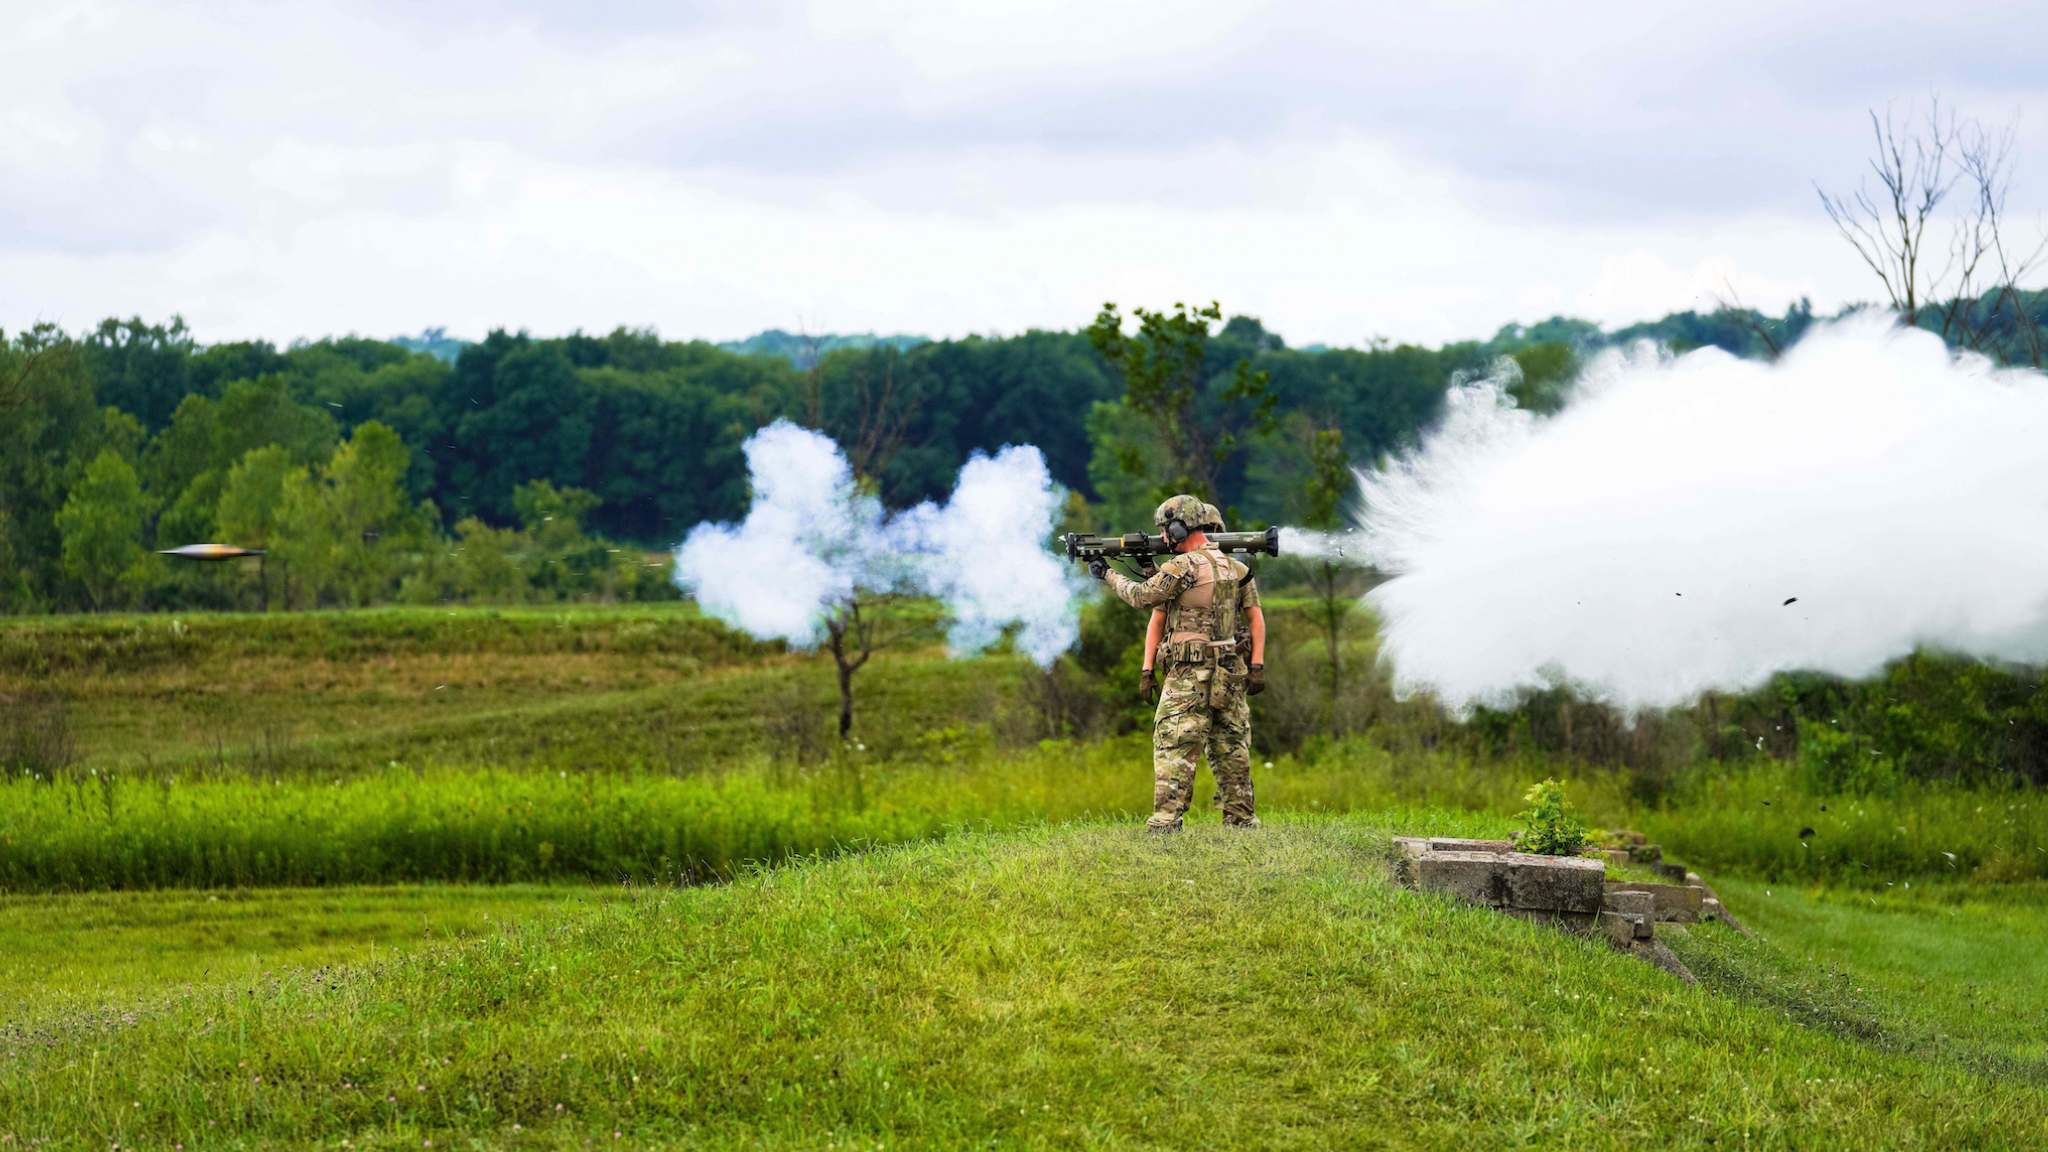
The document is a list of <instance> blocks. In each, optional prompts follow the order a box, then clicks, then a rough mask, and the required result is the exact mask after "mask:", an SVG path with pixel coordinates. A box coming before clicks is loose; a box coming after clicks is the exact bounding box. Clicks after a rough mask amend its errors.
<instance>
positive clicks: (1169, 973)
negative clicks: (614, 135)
mask: <svg viewBox="0 0 2048 1152" xmlns="http://www.w3.org/2000/svg"><path fill="white" fill-rule="evenodd" d="M1413 817H1414V814H1412V813H1410V814H1405V815H1403V816H1401V817H1399V818H1398V819H1397V822H1398V823H1400V824H1401V825H1402V826H1403V827H1404V828H1407V829H1408V830H1414V829H1413V828H1412V826H1410V825H1409V824H1408V821H1410V820H1412V819H1413ZM1439 823H1441V824H1443V825H1444V826H1443V827H1441V828H1440V829H1438V830H1441V831H1453V830H1464V831H1470V832H1485V831H1487V830H1488V829H1486V828H1484V827H1479V826H1465V827H1463V828H1462V829H1458V828H1456V827H1455V824H1456V821H1455V820H1454V819H1452V818H1448V817H1440V818H1439ZM1382 826H1383V821H1382V820H1379V819H1375V820H1371V821H1367V820H1362V819H1358V818H1349V819H1321V818H1318V819H1300V820H1280V821H1275V822H1273V823H1272V824H1271V825H1270V826H1269V827H1268V828H1266V829H1264V830H1261V831H1259V832H1256V833H1251V834H1246V833H1239V832H1234V831H1226V830H1224V829H1221V828H1219V827H1216V826H1213V825H1211V826H1203V827H1200V828H1197V829H1195V830H1192V831H1190V832H1189V833H1187V834H1185V835H1183V836H1181V837H1178V838H1167V839H1159V838H1153V837H1146V836H1144V835H1142V834H1141V833H1140V832H1139V831H1138V830H1137V828H1136V827H1135V826H1134V825H1133V824H1130V823H1119V824H1109V825H1087V826H1077V827H1042V828H1038V829H1033V830H1026V831H1023V832H1019V833H1011V834H1001V835H980V834H977V835H967V836H959V837H955V838H953V839H950V840H947V841H945V842H942V843H936V844H921V845H916V846H907V847H903V848H898V849H891V850H884V851H878V852H873V853H866V854H861V855H857V856H849V857H844V858H840V859H836V860H830V861H820V862H813V863H807V864H802V865H798V866H793V867H789V868H784V869H778V870H774V871H771V872H767V873H764V874H760V875H756V876H750V877H747V878H745V879H743V880H741V881H740V882H738V883H735V884H732V885H729V886H720V887H715V888H706V889H692V890H681V891H665V892H655V893H647V894H643V895H641V896H639V897H637V898H635V899H631V900H627V901H623V902H619V903H615V904H612V905H609V906H607V907H604V908H601V909H598V910H596V911H594V912H592V913H590V914H588V915H583V916H576V917H570V918H568V919H566V920H563V921H560V922H556V923H527V924H523V925H521V926H519V927H518V928H516V929H513V930H508V931H505V932H503V933H500V934H495V935H490V936H486V937H482V938H480V939H477V940H470V941H461V942H457V943H453V944H450V945H447V946H444V947H440V948H433V949H424V950H421V951H417V952H413V953H409V954H406V955H403V956H401V957H399V958H397V959H395V960H392V961H388V962H385V963H382V964H380V965H376V966H353V967H349V968H345V969H341V970H333V969H329V970H326V971H318V970H316V971H304V970H296V969H295V970H291V971H286V972H276V971H273V972H272V974H271V975H270V976H268V977H259V978H257V979H255V980H251V981H247V982H241V981H238V982H235V983H232V984H227V985H215V986H207V987H201V988H197V989H194V990H192V991H191V992H180V993H178V994H176V995H173V996H171V997H169V998H168V999H167V1000H165V1001H164V1002H162V1003H160V1004H156V1005H153V1006H151V1007H149V1008H147V1009H146V1010H141V1011H136V1012H134V1013H132V1014H130V1015H125V1016H122V1017H120V1018H119V1019H116V1020H113V1021H111V1022H110V1021H109V1020H108V1018H107V1017H106V1016H104V1015H96V1016H93V1017H90V1018H81V1019H78V1020H74V1021H69V1022H54V1023H45V1024H42V1025H40V1026H39V1027H38V1029H37V1030H36V1031H35V1032H33V1033H32V1034H28V1035H23V1034H21V1033H18V1032H17V1033H16V1034H15V1035H14V1036H13V1037H11V1038H10V1042H9V1043H8V1044H7V1045H6V1049H5V1051H6V1052H7V1053H8V1055H7V1056H6V1058H5V1059H4V1061H0V1117H6V1121H5V1123H6V1129H5V1131H0V1138H4V1137H5V1136H7V1135H12V1136H13V1138H14V1140H15V1141H16V1142H18V1143H21V1144H27V1143H28V1142H29V1141H32V1140H38V1139H44V1138H49V1139H51V1140H52V1141H53V1143H52V1144H50V1145H46V1146H47V1147H57V1148H83V1147H97V1148H105V1147H108V1146H110V1145H111V1144H115V1143H118V1144H120V1145H121V1146H123V1147H147V1148H168V1147H171V1146H172V1145H174V1144H185V1145H187V1146H189V1147H192V1148H195V1149H197V1148H201V1147H206V1148H214V1147H240V1148H288V1147H316V1146H317V1147H328V1148H336V1147H353V1148H399V1147H405V1148H420V1147H423V1146H425V1142H426V1141H429V1140H431V1141H433V1142H434V1143H433V1147H471V1146H475V1147H491V1148H500V1147H502V1148H552V1147H559V1148H577V1149H580V1148H583V1147H584V1146H585V1144H584V1142H585V1141H586V1140H589V1141H593V1142H594V1143H595V1144H599V1145H601V1144H605V1143H612V1144H614V1145H615V1146H622V1147H623V1146H628V1145H632V1146H647V1145H655V1146H666V1147H706V1148H739V1147H747V1148H780V1147H793V1148H827V1147H859V1148H875V1147H884V1148H886V1147H917V1148H924V1147H1018V1148H1037V1147H1048V1148H1049V1147H1060V1148H1069V1147H1093V1148H1121V1147H1151V1148H1196V1147H1261V1148H1329V1147H1361V1148H1371V1147H1390V1148H1470V1147H1509V1148H1562V1147H1569V1148H1586V1149H1603V1148H1631V1149H1634V1148H1659V1149H1664V1148H1708V1147H1715V1148H1721V1147H1744V1148H1799V1149H1824V1148H1856V1149H1863V1148H1874V1147H1885V1148H1942V1149H1949V1148H2019V1147H2031V1146H2039V1144H2040V1143H2041V1142H2042V1141H2043V1140H2048V1098H2044V1095H2043V1093H2042V1091H2041V1088H2040V1085H2039V1084H2038V1083H2034V1082H2027V1081H2023V1080H2017V1079H2014V1078H2012V1077H2009V1076H2000V1075H1988V1074H1985V1073H1984V1072H1983V1071H1981V1070H1978V1069H1974V1068H1972V1067H1970V1066H1968V1065H1967V1064H1966V1063H1964V1062H1959V1061H1954V1060H1947V1059H1942V1058H1939V1057H1923V1056H1920V1055H1916V1054H1914V1053H1912V1052H1909V1051H1904V1050H1899V1049H1895V1048H1890V1047H1886V1046H1883V1045H1881V1044H1873V1043H1870V1042H1868V1041H1865V1040H1861V1039H1858V1038H1857V1037H1856V1036H1855V1035H1854V1034H1853V1030H1850V1029H1843V1028H1834V1027H1829V1026H1820V1027H1816V1026H1814V1025H1813V1023H1812V1022H1802V1021H1801V1020H1799V1019H1795V1018H1789V1017H1788V1016H1787V1015H1786V1013H1785V1012H1784V1011H1782V1010H1781V1008H1780V1007H1779V1006H1778V1005H1777V1004H1775V1003H1772V1002H1769V1001H1767V1000H1749V999H1742V998H1737V997H1735V996H1731V995H1727V994H1724V993H1722V992H1717V991H1715V989H1714V988H1713V987H1707V988H1691V987H1687V986H1684V985H1682V984H1679V983H1678V982H1676V981H1675V980H1673V979H1671V978H1670V977H1669V976H1667V975H1665V974H1663V973H1662V972H1660V971H1658V970H1656V969H1654V968H1652V967H1650V966H1649V965H1646V964H1643V963H1641V962H1640V961H1637V960H1634V959H1631V958H1628V957H1625V956H1622V955H1619V954H1616V953H1614V952H1612V951H1609V950H1608V949H1607V948H1606V947H1605V946H1604V945H1601V944H1598V943H1595V942H1592V941H1587V940H1581V939H1576V938H1572V937H1568V936H1565V935H1563V934H1559V933H1556V932H1553V931H1551V930H1549V929H1545V928H1542V927H1539V926H1536V925H1531V924H1527V923H1524V922H1521V921H1517V920H1513V919H1510V918H1506V917H1501V916H1498V915H1495V914H1492V913H1488V912H1485V911H1481V910H1476V909H1470V908H1464V907H1458V906H1454V905H1452V904H1449V903H1445V902H1442V901H1439V900H1437V899H1434V898H1426V897H1421V896H1417V895H1414V894H1411V893H1407V892H1403V891H1400V890H1398V889H1397V888H1395V887H1394V886H1393V885H1392V884H1391V883H1390V881H1389V880H1388V878H1387V871H1386V867H1385V859H1386V843H1385V840H1384V838H1383V836H1382V835H1381V830H1382ZM1712 931H1714V929H1713V927H1712V926H1708V927H1707V928H1705V929H1703V930H1702V932H1701V933H1699V934H1698V937H1697V938H1698V939H1700V940H1703V941H1705V940H1708V939H1709V935H1708V934H1709V933H1710V932H1712ZM615 1132H616V1133H619V1134H620V1135H619V1136H618V1137H616V1138H615V1137H614V1135H613V1134H614V1133H615ZM344 1141H346V1142H347V1144H344Z"/></svg>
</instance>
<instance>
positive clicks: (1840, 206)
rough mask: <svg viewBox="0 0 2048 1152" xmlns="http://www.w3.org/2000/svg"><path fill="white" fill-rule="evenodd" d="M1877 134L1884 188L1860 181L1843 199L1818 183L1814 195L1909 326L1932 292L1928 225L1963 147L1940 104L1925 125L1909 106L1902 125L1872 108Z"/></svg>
mask: <svg viewBox="0 0 2048 1152" xmlns="http://www.w3.org/2000/svg"><path fill="white" fill-rule="evenodd" d="M1870 131H1871V135H1872V137H1873V149H1874V153H1875V154H1874V155H1872V156H1871V158H1870V171H1871V174H1872V175H1874V176H1875V177H1876V178H1877V188H1876V189H1875V190H1873V189H1872V188H1871V187H1870V185H1869V184H1868V183H1867V182H1859V183H1858V184H1857V186H1856V191H1854V192H1852V193H1849V194H1848V195H1841V194H1837V193H1831V192H1829V191H1828V190H1827V189H1825V188H1822V187H1821V186H1820V185H1819V184H1818V183H1816V184H1815V185H1814V191H1815V192H1818V193H1819V194H1820V203H1821V207H1823V208H1825V209H1826V210H1827V214H1828V219H1830V220H1832V221H1834V224H1835V228H1836V229H1837V230H1838V231H1840V232H1841V234H1842V238H1843V239H1845V240H1847V241H1848V242H1849V243H1850V244H1851V245H1853V246H1854V247H1855V249H1856V254H1857V255H1858V256H1861V257H1862V258H1863V262H1864V263H1865V264H1867V265H1869V266H1870V270H1871V271H1872V272H1875V273H1877V278H1878V280H1879V281H1881V282H1882V283H1883V284H1884V289H1885V292H1886V294H1887V295H1889V296H1890V297H1891V304H1892V307H1893V308H1894V309H1895V310H1897V311H1898V312H1899V313H1900V314H1901V315H1902V316H1905V317H1906V318H1907V319H1908V320H1909V321H1910V320H1912V319H1913V318H1915V317H1917V316H1919V314H1920V305H1921V302H1922V301H1924V300H1925V299H1926V298H1927V295H1928V292H1927V288H1928V287H1930V285H1929V284H1928V280H1929V272H1928V269H1927V267H1926V262H1927V252H1926V242H1927V224H1928V222H1929V221H1930V220H1931V219H1933V217H1934V214H1935V212H1936V210H1937V209H1939V208H1940V207H1941V202H1942V201H1943V200H1945V199H1947V198H1948V194H1949V190H1950V189H1951V188H1953V187H1954V186H1955V182H1956V179H1957V177H1958V175H1959V174H1960V173H1959V172H1958V171H1957V170H1956V167H1955V165H1953V164H1952V163H1951V162H1950V158H1949V152H1950V150H1951V149H1952V148H1953V147H1954V146H1955V141H1956V121H1955V113H1954V112H1952V111H1951V112H1947V113H1944V112H1943V110H1942V107H1941V101H1940V99H1939V98H1936V99H1934V100H1933V101H1932V102H1931V103H1930V104H1929V106H1928V109H1927V115H1926V118H1925V119H1924V120H1920V121H1915V120H1914V119H1913V113H1912V110H1911V109H1910V108H1909V109H1908V110H1907V113H1906V116H1905V118H1904V120H1903V123H1902V122H1900V121H1898V120H1894V118H1893V116H1892V113H1891V109H1889V108H1887V109H1886V110H1885V114H1884V118H1883V119H1882V120H1880V119H1878V115H1877V110H1876V109H1872V110H1871V112H1870Z"/></svg>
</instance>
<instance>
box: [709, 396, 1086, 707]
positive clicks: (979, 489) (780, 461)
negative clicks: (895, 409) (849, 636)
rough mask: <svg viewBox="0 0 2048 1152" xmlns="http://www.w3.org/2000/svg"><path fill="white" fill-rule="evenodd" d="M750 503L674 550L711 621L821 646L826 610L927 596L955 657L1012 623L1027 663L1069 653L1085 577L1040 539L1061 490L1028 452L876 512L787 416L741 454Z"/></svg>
mask: <svg viewBox="0 0 2048 1152" xmlns="http://www.w3.org/2000/svg"><path fill="white" fill-rule="evenodd" d="M745 452H746V457H747V470H748V475H749V478H750V480H751V483H752V488H753V505H752V507H750V508H749V509H748V511H747V517H746V519H745V520H743V521H742V522H740V523H738V524H699V525H698V526H697V527H696V528H694V529H693V530H691V532H690V534H689V536H688V537H687V538H686V539H685V540H684V541H683V543H682V544H681V545H680V546H678V547H677V549H676V581H677V583H679V584H681V585H682V586H683V587H684V588H685V589H687V590H688V591H690V592H691V593H692V594H693V595H695V596H696V598H697V602H698V604H699V605H701V606H702V607H703V609H704V610H705V611H706V612H707V613H710V614H711V615H713V616H715V617H717V618H719V619H721V620H724V621H725V622H726V623H728V624H731V625H733V626H735V627H737V628H740V629H741V630H743V631H745V632H747V633H749V634H750V635H752V636H755V637H757V638H760V639H778V638H779V639H783V640H787V641H789V642H790V643H791V644H794V645H796V646H798V647H802V648H809V647H813V646H815V645H816V644H817V643H818V642H819V641H820V640H822V639H823V637H824V613H825V611H826V610H827V609H828V608H829V606H830V605H832V604H833V603H835V602H839V601H843V600H845V599H846V598H848V597H850V596H853V595H855V594H857V593H858V592H860V591H871V592H890V591H895V592H915V593H920V594H924V595H929V596H933V597H936V598H937V599H939V600H940V601H941V602H942V603H944V605H945V606H946V610H947V613H948V615H949V617H950V619H951V624H950V628H949V631H948V634H947V640H948V644H949V646H950V647H951V648H952V649H953V650H954V651H955V652H956V653H969V652H978V651H981V650H982V649H984V648H987V647H988V646H989V645H991V644H993V643H995V642H996V641H997V640H999V639H1000V638H1001V637H1002V634H1003V631H1004V629H1006V628H1010V627H1013V626H1014V627H1015V628H1016V636H1017V646H1018V648H1019V649H1020V650H1021V651H1023V652H1024V653H1025V654H1026V655H1028V656H1030V657H1031V658H1032V659H1033V660H1036V661H1037V662H1038V663H1039V665H1040V666H1046V665H1049V664H1051V663H1052V661H1053V659H1054V658H1055V657H1057V656H1058V655H1059V654H1060V653H1061V652H1064V651H1065V650H1066V649H1067V648H1069V647H1071V646H1072V645H1073V643H1074V641H1075V639H1076V637H1077V635H1078V632H1077V624H1076V618H1075V613H1076V608H1077V605H1078V603H1079V599H1078V596H1079V594H1080V593H1081V592H1083V591H1085V584H1086V575H1085V574H1083V573H1080V572H1078V571H1076V570H1075V569H1074V568H1073V566H1072V565H1068V564H1065V563H1062V562H1061V560H1060V559H1059V558H1058V557H1056V556H1055V555H1054V554H1053V553H1052V552H1051V551H1050V550H1049V549H1048V548H1047V547H1046V546H1045V541H1046V539H1047V537H1048V536H1049V535H1050V533H1051V532H1052V530H1053V528H1054V526H1055V525H1056V524H1057V523H1058V522H1059V517H1060V513H1061V507H1062V501H1063V500H1064V498H1065V494H1064V492H1062V491H1061V490H1060V488H1059V487H1058V485H1056V484H1054V483H1053V480H1052V476H1051V474H1050V473H1049V472H1048V471H1047V470H1046V466H1045V458H1044V456H1043V455H1041V454H1040V453H1039V451H1038V449H1036V448H1034V447H1031V446H1029V445H1025V446H1021V447H1009V448H1004V449H1003V450H1002V451H1000V452H998V453H996V454H995V455H994V456H984V455H981V454H979V453H977V454H976V455H975V456H974V457H973V458H972V459H970V460H969V461H968V462H967V465H966V466H965V467H963V468H962V469H961V470H960V480H959V482H958V484H957V485H955V487H954V491H953V496H952V498H951V499H950V500H948V501H947V502H946V503H945V504H942V505H941V504H931V503H925V504H920V505H918V506H917V507H915V508H912V509H910V510H908V511H906V512H903V513H901V514H899V515H896V516H893V517H892V516H890V515H888V514H887V512H886V510H884V509H883V507H882V504H881V502H880V501H879V500H876V499H875V498H873V497H872V496H868V495H865V494H863V493H862V492H860V490H859V489H858V488H857V487H856V485H855V484H854V481H853V473H852V470H851V469H850V468H849V467H848V466H847V462H846V457H845V456H844V455H843V454H841V453H840V451H839V447H838V445H836V444H834V443H833V442H832V441H831V439H830V438H828V437H826V436H824V435H822V434H821V433H818V432H814V431H811V430H809V429H806V428H799V427H797V426H795V425H794V424H790V423H789V422H787V421H781V420H778V421H776V422H775V423H774V424H771V425H769V426H768V427H766V428H763V429H761V430H760V431H759V432H756V433H755V434H754V435H753V437H752V438H750V439H749V440H748V441H747V443H746V445H745Z"/></svg>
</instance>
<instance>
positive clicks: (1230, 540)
mask: <svg viewBox="0 0 2048 1152" xmlns="http://www.w3.org/2000/svg"><path fill="white" fill-rule="evenodd" d="M1204 535H1206V536H1207V537H1208V538H1209V543H1210V544H1212V545H1214V546H1215V547H1216V548H1217V550H1218V551H1221V552H1224V553H1226V554H1228V553H1231V552H1250V553H1264V554H1266V555H1268V556H1278V555H1279V554H1280V529H1279V528H1277V527H1276V528H1268V529H1266V530H1265V531H1264V532H1208V533H1204ZM1060 543H1061V544H1063V545H1065V546H1066V549H1067V559H1069V560H1094V559H1098V558H1101V559H1108V558H1110V557H1113V556H1124V557H1129V556H1166V555H1170V554H1172V552H1173V545H1171V544H1169V543H1167V542H1166V537H1164V536H1148V535H1146V534H1145V533H1143V532H1132V533H1129V534H1128V535H1124V536H1097V535H1094V534H1093V533H1089V532H1069V533H1068V534H1066V535H1065V536H1062V537H1060Z"/></svg>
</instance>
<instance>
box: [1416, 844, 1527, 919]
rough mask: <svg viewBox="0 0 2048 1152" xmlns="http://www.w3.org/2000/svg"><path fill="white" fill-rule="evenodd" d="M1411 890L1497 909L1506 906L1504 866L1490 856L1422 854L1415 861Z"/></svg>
mask: <svg viewBox="0 0 2048 1152" xmlns="http://www.w3.org/2000/svg"><path fill="white" fill-rule="evenodd" d="M1415 886H1416V888H1418V889H1419V890H1421V891H1423V892H1440V893H1443V894H1444V895H1446V896H1450V897H1452V898H1454V899H1458V900H1463V901H1465V902H1466V903H1468V904H1486V905H1489V906H1492V907H1495V908H1500V907H1504V906H1506V905H1507V903H1508V864H1507V861H1506V859H1505V858H1504V857H1502V856H1500V855H1499V854H1497V853H1493V852H1424V853H1423V854H1422V855H1420V856H1418V857H1416V858H1415Z"/></svg>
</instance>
